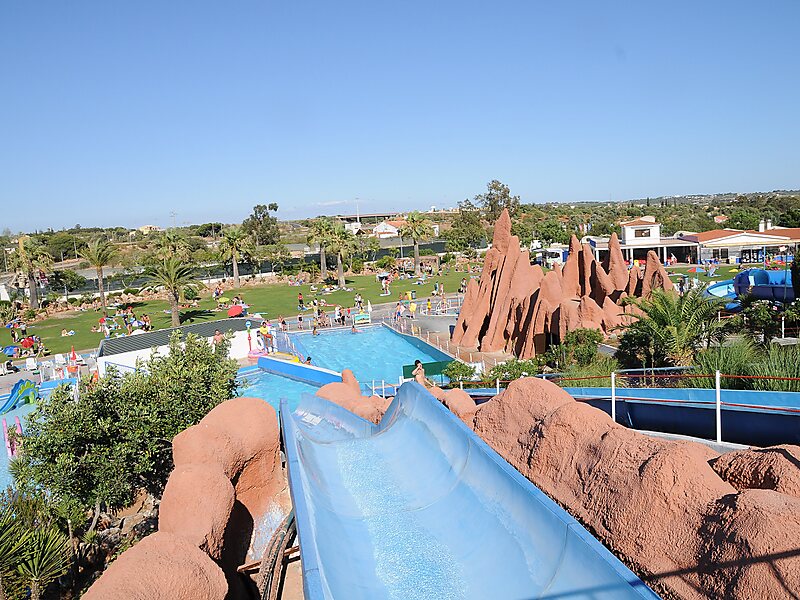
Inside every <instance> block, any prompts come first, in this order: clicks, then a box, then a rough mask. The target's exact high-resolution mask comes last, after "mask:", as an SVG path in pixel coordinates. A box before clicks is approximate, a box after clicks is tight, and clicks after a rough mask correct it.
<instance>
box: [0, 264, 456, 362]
mask: <svg viewBox="0 0 800 600" xmlns="http://www.w3.org/2000/svg"><path fill="white" fill-rule="evenodd" d="M465 275H466V274H465V273H462V272H458V273H456V272H450V273H449V274H448V275H445V276H442V277H438V278H434V279H430V280H429V282H428V283H426V284H425V285H414V283H413V280H406V279H404V280H402V281H395V282H394V283H393V284H392V286H391V292H392V295H391V296H383V297H381V295H380V292H381V289H380V285H379V284H378V282H377V281H376V280H375V276H374V275H355V276H352V277H348V278H347V287H348V288H352V289H353V291H337V292H333V293H331V294H325V295H320V296H319V297H320V298H325V300H326V301H327V302H328V304H341V305H342V306H344V307H348V306H353V297H354V296H355V294H356V292H360V293H361V295H362V297H363V298H364V303H365V304H366V302H367V300H369V301H371V302H372V304H373V305H374V304H381V303H384V302H395V301H396V300H397V298H398V294H400V293H401V292H408V291H410V290H416V292H417V297H418V298H426V297H428V296H429V295H430V294H431V293H432V292H433V285H434V282H436V281H439V282H440V283H441V284H443V285H444V289H445V292H448V293H450V292H455V291H456V290H457V289H458V286H459V282H460V281H461V278H462V277H464V276H465ZM298 292H303V296H304V298H305V301H306V304H307V305H310V303H311V300H312V299H313V297H314V294H313V292H311V286H310V285H303V286H299V287H298V286H289V285H286V284H265V285H262V286H258V287H245V288H242V289H240V290H227V291H226V292H225V296H227V297H228V298H233V296H235V295H239V296H241V297H242V299H243V300H244V301H245V302H246V303H247V304H249V305H250V312H251V313H253V312H260V313H262V314H264V315H266V316H268V317H269V318H272V319H274V318H277V317H278V316H280V315H283V316H284V317H286V318H287V319H288V318H294V317H296V316H297V293H298ZM133 308H134V311H135V312H136V315H137V316H139V317H141V316H142V315H143V314H148V315H150V318H151V319H152V322H153V327H154V328H155V329H163V328H166V327H170V325H171V321H170V315H169V314H168V313H166V312H164V311H165V310H167V309H168V308H169V304H168V303H167V302H166V301H163V300H155V301H151V302H140V303H136V304H134V305H133ZM215 308H216V304H215V303H214V301H213V300H212V299H211V298H210V293H209V292H206V293H204V294H203V298H202V299H201V300H200V302H199V307H198V308H192V309H187V310H183V311H181V323H201V322H203V321H211V320H216V319H222V318H224V317H225V316H226V313H225V312H224V311H215V310H214V309H215ZM113 313H114V309H110V310H109V315H112V314H113ZM101 316H102V315H101V313H100V312H99V311H87V312H80V311H70V312H66V313H61V314H58V315H55V316H53V317H50V318H49V319H46V320H44V321H40V322H38V323H31V324H29V326H28V333H30V334H35V335H38V336H40V337H41V338H42V340H44V342H45V346H47V348H48V349H49V350H50V351H51V353H53V354H60V353H63V352H69V350H70V348H71V347H72V346H73V345H74V346H75V350H77V351H85V350H93V349H95V348H97V347H98V346H99V345H100V341H101V340H102V339H103V334H102V333H93V332H92V331H91V328H92V326H93V325H97V323H98V320H99V319H100V317H101ZM118 322H119V323H120V324H121V322H122V321H121V319H119V320H118ZM62 329H66V330H67V331H70V330H73V331H75V335H73V336H67V337H61V330H62ZM0 336H2V337H0V346H6V345H9V344H11V334H10V331H9V330H4V331H2V332H0Z"/></svg>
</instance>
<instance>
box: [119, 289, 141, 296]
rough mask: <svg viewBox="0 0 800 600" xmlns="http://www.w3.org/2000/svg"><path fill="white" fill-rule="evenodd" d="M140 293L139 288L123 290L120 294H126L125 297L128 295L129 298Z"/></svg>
mask: <svg viewBox="0 0 800 600" xmlns="http://www.w3.org/2000/svg"><path fill="white" fill-rule="evenodd" d="M140 291H141V290H140V289H139V288H125V289H124V290H122V293H123V294H127V295H129V296H135V295H136V294H138V293H139V292H140Z"/></svg>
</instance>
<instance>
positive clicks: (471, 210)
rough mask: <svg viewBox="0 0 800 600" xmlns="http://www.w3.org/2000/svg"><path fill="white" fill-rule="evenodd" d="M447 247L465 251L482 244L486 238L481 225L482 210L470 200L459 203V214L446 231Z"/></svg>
mask: <svg viewBox="0 0 800 600" xmlns="http://www.w3.org/2000/svg"><path fill="white" fill-rule="evenodd" d="M444 237H445V239H446V240H447V249H448V250H450V251H452V252H463V251H464V250H466V249H467V248H472V247H475V246H477V245H478V244H480V243H481V242H482V241H483V240H484V239H485V238H486V232H485V231H484V230H483V225H481V216H480V211H479V210H478V209H477V208H476V207H475V205H474V204H472V202H470V201H469V200H464V201H463V202H459V204H458V214H457V215H456V217H455V218H454V219H453V224H452V227H451V228H450V229H449V230H448V231H446V232H445V234H444Z"/></svg>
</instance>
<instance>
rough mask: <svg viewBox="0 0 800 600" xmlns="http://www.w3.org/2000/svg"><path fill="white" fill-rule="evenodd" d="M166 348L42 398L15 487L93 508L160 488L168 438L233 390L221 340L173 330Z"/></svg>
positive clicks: (168, 459)
mask: <svg viewBox="0 0 800 600" xmlns="http://www.w3.org/2000/svg"><path fill="white" fill-rule="evenodd" d="M169 348H170V350H169V354H168V355H166V356H162V355H158V354H153V355H152V356H151V358H150V359H149V360H148V361H147V362H146V363H145V364H144V366H143V368H142V369H139V370H138V371H137V372H135V373H127V374H125V375H120V374H118V373H117V372H115V371H113V370H111V371H110V372H109V374H108V375H107V376H106V377H103V378H102V379H100V380H99V381H97V382H93V381H91V380H89V379H88V378H86V379H83V380H82V381H81V382H80V384H79V385H80V402H74V401H73V397H72V391H71V390H70V388H68V387H66V386H61V387H59V388H57V389H56V390H55V391H54V392H53V393H52V394H51V395H50V396H49V397H48V398H45V399H43V400H41V401H40V403H39V405H38V406H37V407H36V409H35V410H34V411H33V412H32V413H31V415H30V416H29V417H28V422H27V427H26V429H27V431H28V436H27V437H26V438H25V447H24V452H23V453H22V456H21V458H20V460H19V461H18V463H19V464H18V465H16V466H15V472H14V477H15V480H16V482H17V487H18V489H20V490H21V491H23V492H26V491H27V492H35V491H37V490H42V489H44V490H47V492H48V494H50V495H52V496H54V497H58V498H62V499H65V500H69V501H74V502H75V503H77V504H80V506H82V507H84V508H89V507H94V508H95V511H97V507H98V506H99V505H100V504H104V505H106V507H108V509H117V508H121V507H124V506H127V505H128V504H130V502H131V501H132V500H133V498H134V495H135V493H136V492H137V490H139V489H141V488H145V489H146V490H147V491H149V492H151V493H154V494H159V493H160V492H161V491H162V489H163V486H164V484H165V483H166V479H167V477H168V475H169V472H170V471H171V469H172V449H171V440H172V438H173V437H174V436H175V435H177V434H178V433H179V432H180V431H183V430H184V429H186V428H187V427H189V426H190V425H194V424H195V423H197V422H198V421H199V420H200V419H201V418H202V417H204V416H205V415H206V413H208V411H209V410H211V409H212V408H214V407H215V406H216V405H217V404H219V403H220V402H223V401H224V400H227V399H229V398H231V397H233V396H234V395H235V392H236V380H235V377H236V369H237V365H236V361H233V360H230V359H228V358H227V352H228V345H227V344H221V345H218V346H217V348H216V349H212V346H211V345H210V344H209V343H208V342H207V341H206V340H205V339H202V338H197V337H195V336H193V335H188V336H187V337H186V340H185V342H181V336H180V334H179V333H177V332H176V333H174V334H173V335H172V337H171V338H170V343H169Z"/></svg>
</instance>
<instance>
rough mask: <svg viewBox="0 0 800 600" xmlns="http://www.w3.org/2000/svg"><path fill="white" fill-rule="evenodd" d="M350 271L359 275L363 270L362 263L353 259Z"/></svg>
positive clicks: (357, 259)
mask: <svg viewBox="0 0 800 600" xmlns="http://www.w3.org/2000/svg"><path fill="white" fill-rule="evenodd" d="M350 269H351V270H352V272H353V273H361V272H362V271H363V270H364V261H363V260H362V259H360V258H354V259H353V262H352V264H351V265H350Z"/></svg>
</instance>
